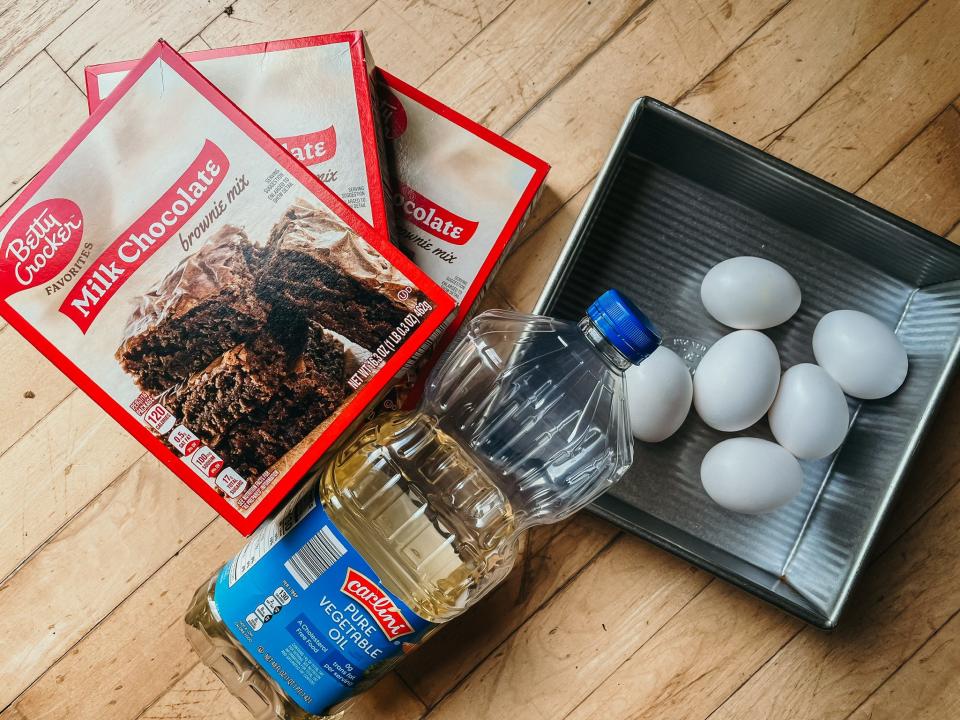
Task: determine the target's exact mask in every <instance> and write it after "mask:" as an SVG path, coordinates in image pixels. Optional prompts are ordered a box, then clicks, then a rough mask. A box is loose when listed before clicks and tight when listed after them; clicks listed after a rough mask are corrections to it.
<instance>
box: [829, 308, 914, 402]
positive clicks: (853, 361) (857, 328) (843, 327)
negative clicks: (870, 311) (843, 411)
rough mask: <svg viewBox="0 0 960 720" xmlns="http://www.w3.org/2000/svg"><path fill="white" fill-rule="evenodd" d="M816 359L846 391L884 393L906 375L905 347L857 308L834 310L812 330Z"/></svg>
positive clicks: (871, 394)
mask: <svg viewBox="0 0 960 720" xmlns="http://www.w3.org/2000/svg"><path fill="white" fill-rule="evenodd" d="M813 354H814V356H815V357H816V358H817V363H818V364H819V365H820V366H821V367H822V368H823V369H824V370H826V371H827V372H828V373H830V376H831V377H832V378H833V379H834V380H836V381H837V382H838V383H839V384H840V387H842V388H843V391H844V392H845V393H846V394H847V395H852V396H853V397H856V398H861V399H863V400H876V399H877V398H882V397H886V396H887V395H890V394H891V393H893V392H895V391H896V390H897V388H899V387H900V386H901V385H902V384H903V381H904V379H905V378H906V377H907V351H906V350H904V349H903V345H901V344H900V339H899V338H898V337H897V336H896V335H895V334H894V332H893V330H891V329H890V328H888V327H887V326H886V325H884V324H883V323H882V322H880V321H879V320H877V319H876V318H875V317H873V316H871V315H867V314H866V313H862V312H859V311H858V310H834V311H833V312H831V313H827V314H826V315H824V316H823V317H822V318H820V322H818V323H817V327H816V329H815V330H814V331H813Z"/></svg>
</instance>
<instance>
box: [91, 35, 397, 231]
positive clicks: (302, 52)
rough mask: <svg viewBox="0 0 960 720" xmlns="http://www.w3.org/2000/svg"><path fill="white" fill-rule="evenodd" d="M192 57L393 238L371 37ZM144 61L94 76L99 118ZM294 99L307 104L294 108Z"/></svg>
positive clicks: (98, 69)
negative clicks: (103, 107)
mask: <svg viewBox="0 0 960 720" xmlns="http://www.w3.org/2000/svg"><path fill="white" fill-rule="evenodd" d="M186 57H187V58H188V59H189V60H190V61H191V62H192V63H198V62H199V64H198V66H197V69H198V70H200V72H201V73H203V74H204V75H205V76H206V77H207V79H209V80H210V81H211V82H213V84H214V85H216V86H217V88H218V89H219V90H220V91H221V92H223V93H224V94H226V95H227V97H229V98H230V99H231V100H233V101H234V102H235V103H236V104H237V105H239V106H240V107H241V108H242V109H243V111H244V112H246V113H247V114H248V115H249V116H250V117H251V118H253V120H254V121H255V122H256V123H257V124H258V125H260V126H261V127H263V128H265V129H266V130H267V131H268V132H269V133H270V134H271V135H273V137H274V138H275V139H276V140H277V142H279V143H280V144H281V145H283V146H284V147H285V148H286V149H287V151H288V152H290V153H291V154H292V155H293V156H294V157H295V158H297V160H299V161H300V162H301V163H303V164H304V165H306V166H307V167H308V168H310V170H311V171H312V172H313V173H314V175H316V176H317V177H318V178H319V179H320V180H321V181H322V182H323V183H324V184H325V185H326V186H327V187H329V188H330V189H331V190H333V192H335V193H336V194H337V195H339V196H340V199H342V200H343V201H344V202H346V203H347V204H348V205H350V207H352V208H353V209H354V210H356V211H357V214H358V215H360V217H362V218H363V220H364V222H366V223H367V224H369V225H371V226H372V227H373V228H374V229H375V230H376V231H377V232H379V233H381V234H382V235H383V236H384V237H389V231H390V217H389V214H390V209H391V206H390V205H389V204H388V203H386V202H385V191H384V183H385V181H386V177H387V175H386V169H385V167H384V163H383V161H382V157H381V155H380V154H379V148H380V146H381V144H382V143H380V142H378V133H379V129H378V120H379V118H378V115H377V113H376V111H375V107H376V105H375V101H374V85H373V72H374V62H373V58H372V56H371V54H370V50H369V48H368V47H367V45H366V42H365V41H364V37H363V33H361V32H359V31H349V32H340V33H332V34H328V35H315V36H313V37H307V38H296V39H291V40H278V41H275V42H267V43H256V44H252V45H242V46H238V47H231V48H225V49H221V50H201V51H198V52H193V53H189V54H187V55H186ZM135 63H136V61H135V60H134V61H127V62H119V63H108V64H104V65H94V66H90V67H88V68H87V69H86V83H87V98H88V102H89V105H90V109H91V111H92V110H93V108H94V107H96V105H98V104H99V102H100V100H101V99H102V98H105V97H107V96H108V95H109V94H110V93H111V92H112V91H113V90H114V88H116V87H117V85H118V84H119V83H120V81H121V80H122V79H123V77H124V76H125V75H126V74H127V72H128V71H129V70H130V68H131V67H133V65H134V64H135ZM291 94H294V95H296V96H297V97H298V98H299V102H297V103H291V102H290V100H289V98H290V95H291Z"/></svg>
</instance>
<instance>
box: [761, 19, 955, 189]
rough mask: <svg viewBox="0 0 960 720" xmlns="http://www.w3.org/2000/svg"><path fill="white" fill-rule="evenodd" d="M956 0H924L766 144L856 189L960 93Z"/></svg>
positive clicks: (782, 155)
mask: <svg viewBox="0 0 960 720" xmlns="http://www.w3.org/2000/svg"><path fill="white" fill-rule="evenodd" d="M958 33H960V3H957V2H956V1H955V0H929V2H927V3H926V4H925V5H924V6H923V7H921V8H920V10H918V11H917V12H916V13H914V14H913V15H912V16H911V17H910V18H909V19H908V20H907V21H906V22H905V23H904V24H903V25H901V26H900V27H899V28H898V29H897V31H896V32H895V33H893V34H892V35H891V36H890V37H889V38H888V39H887V40H886V41H884V42H883V43H882V44H881V45H880V46H879V47H878V48H877V49H876V50H874V51H873V52H872V53H871V54H870V55H868V56H867V57H866V58H865V59H864V61H863V62H862V63H861V64H860V65H858V66H857V67H856V68H855V69H854V70H853V71H851V72H850V74H849V75H847V76H846V77H845V78H844V79H843V80H842V81H840V82H839V83H838V84H837V85H836V86H834V87H833V88H832V89H831V90H830V91H829V92H828V93H827V94H826V95H824V96H823V97H822V98H820V100H818V101H817V103H816V104H815V105H814V106H813V107H812V108H810V110H809V111H807V112H806V113H805V114H804V116H803V117H802V118H800V119H799V120H798V121H797V122H796V123H794V124H793V125H792V126H791V127H790V128H789V129H788V130H787V131H786V132H784V133H783V135H782V136H781V137H780V138H778V139H777V141H776V142H774V143H773V144H772V145H771V146H770V150H771V152H773V153H774V154H775V155H776V156H777V157H779V158H781V159H782V160H785V161H787V162H789V163H793V164H795V165H798V166H799V167H801V168H803V169H804V170H807V171H809V172H812V173H814V174H815V175H818V176H820V177H822V178H824V179H826V180H828V181H830V182H832V183H835V184H837V185H839V186H840V187H843V188H848V189H849V188H856V187H858V186H859V185H861V184H862V183H863V182H864V181H866V180H867V179H868V178H869V177H870V176H871V175H872V174H873V172H872V171H871V169H870V168H879V167H881V166H882V165H883V164H884V163H885V162H886V161H887V160H888V159H889V158H891V157H893V156H894V155H895V154H896V153H897V152H898V151H899V150H900V149H901V148H902V147H903V146H904V145H905V144H906V143H907V142H908V141H909V140H910V139H911V138H913V137H914V136H915V135H916V134H917V133H919V132H920V131H921V130H922V129H923V128H924V127H925V126H926V125H927V124H928V123H929V122H930V121H931V120H932V119H933V118H934V117H936V116H937V115H938V114H939V113H940V112H941V111H942V109H943V108H944V107H945V106H946V105H947V104H949V103H951V102H953V100H954V99H955V98H956V97H957V96H958V95H960V73H958V72H956V69H957V67H958V65H960V43H957V42H956V37H957V34H958Z"/></svg>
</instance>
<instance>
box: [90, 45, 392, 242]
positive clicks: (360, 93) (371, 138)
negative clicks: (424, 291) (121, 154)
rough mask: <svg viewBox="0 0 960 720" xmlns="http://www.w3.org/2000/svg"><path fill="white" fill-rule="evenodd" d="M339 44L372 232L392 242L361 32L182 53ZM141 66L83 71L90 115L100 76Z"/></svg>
mask: <svg viewBox="0 0 960 720" xmlns="http://www.w3.org/2000/svg"><path fill="white" fill-rule="evenodd" d="M340 42H345V43H349V44H350V57H351V58H352V60H353V62H352V63H351V65H352V67H353V85H354V88H356V93H357V97H356V100H357V113H358V114H359V117H360V139H361V141H362V143H363V154H364V161H365V165H366V170H367V187H368V188H369V189H370V207H371V210H372V212H373V226H372V227H371V229H372V230H373V231H374V232H376V233H378V234H379V235H380V236H381V237H382V238H383V239H384V240H385V241H389V240H390V230H391V228H390V220H389V215H388V210H387V205H386V203H387V201H388V198H386V197H385V196H384V192H383V178H384V177H386V176H387V173H386V172H383V173H381V171H382V170H384V168H381V167H380V163H381V157H380V154H379V152H378V148H377V138H378V137H379V135H378V132H377V118H376V117H375V116H374V114H373V112H374V108H372V107H371V103H372V102H373V98H374V97H376V95H375V93H374V92H373V88H372V87H371V83H370V74H369V72H371V71H372V70H373V67H372V65H371V64H369V62H368V61H369V60H370V58H369V57H368V56H367V53H366V47H365V45H364V42H363V33H362V32H361V31H360V30H346V31H344V32H338V33H330V34H328V35H310V36H308V37H301V38H291V39H289V40H272V41H270V42H262V43H251V44H250V45H235V46H233V47H226V48H217V49H215V50H194V51H191V52H187V53H183V54H182V57H184V58H186V59H187V60H188V61H194V60H214V59H216V58H224V57H235V56H238V55H254V54H259V53H268V52H276V51H278V50H296V49H299V48H309V47H319V46H322V45H333V44H334V43H340ZM138 62H139V61H138V60H121V61H118V62H111V63H102V64H99V65H88V66H87V67H86V68H85V69H84V72H83V74H84V82H85V83H86V86H87V107H88V108H89V110H90V112H91V113H93V111H94V110H95V109H96V108H97V107H98V106H99V105H100V104H101V103H102V102H103V101H104V100H105V99H106V98H103V97H101V94H100V76H101V75H104V74H106V73H113V72H123V71H125V70H127V71H128V70H131V69H132V68H133V67H135V66H136V64H137V63H138ZM118 87H119V86H118ZM361 221H362V222H363V223H364V224H365V225H367V224H368V223H367V221H366V220H364V219H363V218H361Z"/></svg>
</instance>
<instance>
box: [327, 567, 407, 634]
mask: <svg viewBox="0 0 960 720" xmlns="http://www.w3.org/2000/svg"><path fill="white" fill-rule="evenodd" d="M340 591H341V592H342V593H344V594H345V595H347V596H348V597H351V598H353V599H354V600H356V601H357V602H358V603H360V604H361V605H363V607H364V608H365V609H366V610H367V612H369V613H370V615H371V616H372V617H373V621H374V622H375V623H377V625H379V626H380V629H381V630H383V634H384V635H386V636H387V638H388V639H389V640H396V639H397V638H400V637H403V636H404V635H410V634H411V633H413V632H415V630H414V629H413V626H412V625H410V623H409V622H407V619H406V618H405V617H404V616H403V613H402V612H401V611H400V608H398V607H397V605H396V603H394V602H393V600H391V599H390V596H389V595H387V593H386V592H385V591H384V590H382V589H381V588H380V586H379V585H377V584H376V583H375V582H373V580H371V579H370V578H368V577H367V576H366V575H364V574H363V573H359V572H357V571H356V570H354V569H353V568H347V576H346V577H345V578H344V579H343V587H341V588H340Z"/></svg>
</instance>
